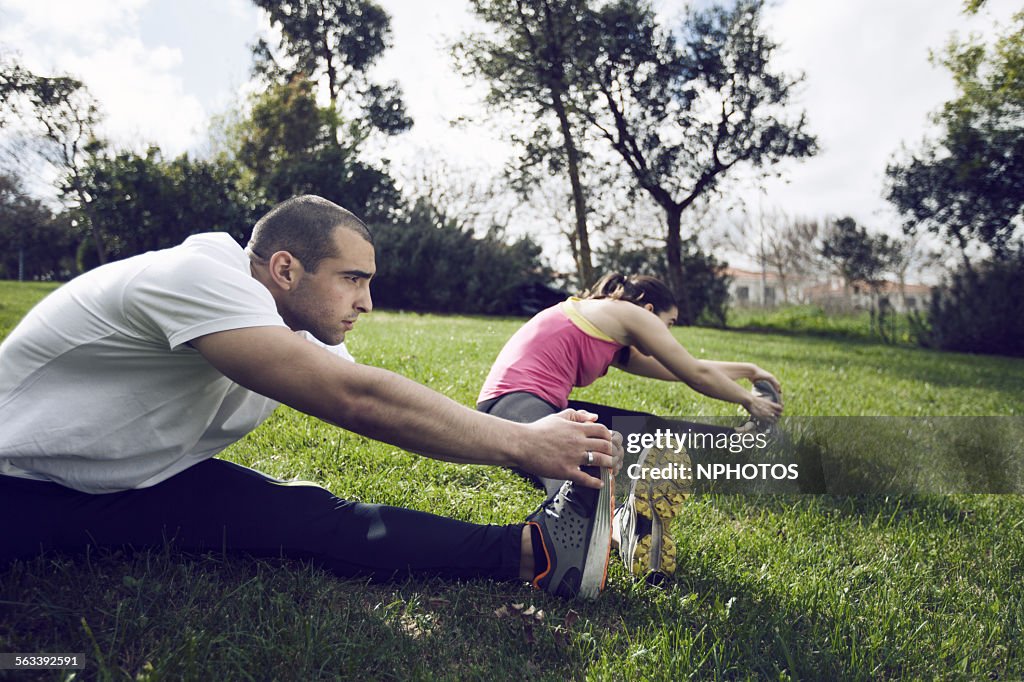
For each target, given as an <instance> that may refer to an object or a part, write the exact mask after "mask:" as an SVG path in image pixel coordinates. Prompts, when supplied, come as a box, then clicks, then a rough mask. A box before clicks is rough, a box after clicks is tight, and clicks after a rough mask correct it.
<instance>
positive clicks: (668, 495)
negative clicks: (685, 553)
mask: <svg viewBox="0 0 1024 682" xmlns="http://www.w3.org/2000/svg"><path fill="white" fill-rule="evenodd" d="M639 461H640V462H641V464H642V466H641V471H649V470H651V469H661V468H663V467H666V466H668V465H671V464H675V465H678V468H676V469H675V471H677V472H678V471H681V470H682V467H685V469H686V470H687V471H691V462H690V456H689V455H687V454H686V451H685V450H680V451H679V452H678V453H677V452H675V451H673V450H655V449H648V450H647V451H646V452H644V453H643V454H642V455H641V459H640V460H639ZM691 473H692V472H691ZM632 488H633V489H632V491H631V492H630V498H631V499H628V500H627V504H629V503H630V502H631V503H632V504H633V509H634V510H635V511H636V514H637V515H638V516H641V517H643V518H645V519H647V520H648V521H649V522H650V524H651V532H650V534H649V535H645V536H644V537H642V538H640V539H639V540H638V541H637V543H636V548H635V549H634V551H633V561H632V565H630V566H628V569H629V571H630V573H632V574H633V575H645V574H647V573H648V572H654V573H661V574H663V575H668V574H671V573H674V572H675V570H676V543H675V540H673V539H672V536H671V534H670V533H669V530H670V528H671V525H672V520H673V519H674V518H675V517H676V516H678V515H679V512H680V511H681V510H682V507H683V503H684V502H685V501H686V498H688V497H689V496H690V493H692V492H693V481H692V479H690V478H682V477H673V478H663V479H652V478H640V479H637V480H635V481H633V485H632Z"/></svg>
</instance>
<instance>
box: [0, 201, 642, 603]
mask: <svg viewBox="0 0 1024 682" xmlns="http://www.w3.org/2000/svg"><path fill="white" fill-rule="evenodd" d="M374 272H375V253H374V247H373V242H372V237H371V235H370V233H369V231H368V230H367V228H366V226H365V225H363V223H362V222H361V221H360V220H359V219H358V218H356V217H355V216H354V215H352V214H351V213H349V212H348V211H346V210H344V209H342V208H341V207H339V206H337V205H335V204H332V203H331V202H329V201H327V200H325V199H322V198H319V197H314V196H303V197H296V198H294V199H291V200H289V201H286V202H284V203H283V204H280V205H278V206H277V207H275V208H274V209H273V210H271V211H270V212H269V213H268V214H267V215H266V216H264V217H263V218H262V219H261V220H260V221H259V222H258V223H257V224H256V226H255V227H254V229H253V234H252V238H251V240H250V242H249V245H248V247H247V248H246V249H245V250H244V251H243V249H241V248H240V247H239V246H238V245H237V244H236V243H235V242H234V241H233V240H232V239H231V238H230V237H229V236H228V235H226V234H204V235H196V236H193V237H190V238H189V239H188V240H186V241H185V242H184V243H183V244H182V245H180V246H178V247H175V248H171V249H167V250H164V251H157V252H151V253H146V254H142V255H140V256H136V257H134V258H129V259H127V260H124V261H119V262H116V263H111V264H108V265H105V266H102V267H100V268H97V269H95V270H93V271H91V272H89V273H86V274H85V275H82V276H81V277H78V278H76V279H75V280H73V281H72V282H70V283H68V284H66V285H65V286H63V287H61V288H60V289H58V290H57V291H56V292H54V293H53V294H51V295H50V296H49V297H48V298H46V299H44V300H43V301H42V302H41V303H40V304H39V305H38V306H36V307H35V308H34V309H33V310H32V311H31V312H30V313H29V314H28V315H27V316H26V317H25V319H24V320H23V321H22V322H21V323H20V324H19V325H18V326H17V327H16V328H15V329H14V330H13V331H12V332H11V334H10V335H9V336H8V338H7V339H6V340H4V342H3V343H2V344H0V424H3V426H2V427H0V514H2V515H3V517H4V518H7V519H12V518H18V519H21V521H19V522H18V523H17V524H12V523H6V524H4V525H3V528H4V530H3V531H0V533H2V535H3V536H4V537H2V538H0V559H5V560H9V559H11V558H16V557H25V556H31V555H33V554H38V552H39V551H40V550H47V549H60V550H75V549H81V548H83V547H85V546H87V545H97V546H121V545H131V546H134V547H144V546H155V545H161V544H162V543H163V542H164V540H165V539H167V538H173V539H174V540H175V542H176V544H177V545H178V546H179V547H181V548H183V549H190V550H205V549H213V550H218V551H220V550H222V549H228V550H235V551H239V552H245V553H248V554H253V555H264V556H281V555H284V556H290V557H299V558H310V559H313V560H314V561H316V562H317V563H319V564H320V565H322V566H324V567H326V568H328V569H330V570H333V571H335V572H337V573H339V574H341V575H346V576H348V575H352V576H357V575H358V576H364V575H369V576H374V577H379V578H388V577H391V576H393V575H395V574H407V573H421V574H435V575H442V576H449V577H476V576H489V577H493V578H496V579H506V580H514V579H529V580H531V581H533V582H534V585H535V586H537V587H541V588H544V589H547V590H548V591H550V592H553V593H558V594H563V595H566V596H572V595H575V594H582V595H584V596H588V597H593V596H596V594H597V593H598V591H599V590H600V589H601V587H603V583H604V575H605V571H606V567H607V557H608V548H609V543H610V509H611V499H610V498H611V496H610V494H609V488H610V485H606V484H605V482H607V481H609V476H608V471H609V469H613V468H616V467H618V466H620V464H621V458H622V448H621V438H618V437H616V439H615V440H614V441H613V436H612V434H611V433H610V432H609V431H608V430H607V429H606V428H605V427H604V426H602V425H600V424H598V423H596V422H595V421H594V420H595V417H594V416H593V415H588V414H587V413H584V412H576V411H572V410H567V411H565V412H563V413H561V414H559V415H556V416H553V417H552V418H549V419H544V420H541V421H539V422H536V423H534V424H525V425H524V424H515V423H512V422H508V421H505V420H502V419H498V418H495V417H490V416H488V415H484V414H480V413H478V412H475V411H473V410H470V409H468V408H465V407H463V406H461V405H459V404H457V403H455V402H454V401H451V400H449V399H447V398H445V397H443V396H441V395H439V394H437V393H435V392H433V391H431V390H429V389H427V388H425V387H423V386H421V385H419V384H416V383H414V382H412V381H410V380H408V379H405V378H403V377H401V376H399V375H396V374H393V373H391V372H388V371H385V370H382V369H379V368H374V367H368V366H363V365H358V364H355V363H352V362H349V361H347V360H344V359H342V358H340V357H339V356H338V354H336V353H335V352H332V347H336V346H337V345H338V344H341V343H342V342H343V340H344V338H345V334H346V333H347V332H348V331H349V330H351V329H352V327H353V325H354V324H355V322H356V320H357V318H358V317H359V315H360V314H362V313H368V312H370V310H371V308H372V302H371V298H370V288H369V287H370V280H371V279H372V278H373V275H374ZM310 337H311V338H310ZM279 403H284V404H286V405H290V406H291V407H293V408H295V409H297V410H300V411H302V412H305V413H307V414H310V415H313V416H315V417H318V418H320V419H322V420H324V421H326V422H329V423H332V424H336V425H338V426H342V427H345V428H348V429H351V430H353V431H356V432H358V433H361V434H363V435H366V436H369V437H371V438H376V439H378V440H383V441H386V442H388V443H392V444H394V445H397V446H399V447H402V448H405V449H407V450H411V451H413V452H417V453H421V454H424V455H427V456H430V457H433V458H436V459H442V460H447V461H452V462H464V463H474V464H491V465H502V466H518V467H520V468H523V469H527V470H529V471H532V472H534V473H536V474H538V475H543V476H549V477H558V478H563V479H567V481H568V483H567V484H566V486H565V487H564V488H563V489H562V490H561V491H560V492H559V494H558V495H556V496H555V497H553V498H551V499H549V500H548V501H546V502H545V503H544V505H543V506H542V507H541V509H539V510H538V511H537V512H535V513H534V514H533V515H532V516H531V517H530V519H528V522H527V523H525V524H518V525H513V526H502V527H499V526H480V525H475V524H469V523H464V522H461V521H456V520H453V519H448V518H444V517H440V516H434V515H431V514H425V513H421V512H415V511H411V510H407V509H399V508H393V507H385V506H379V505H366V504H359V503H353V502H347V501H344V500H340V499H338V498H336V497H334V496H333V495H331V494H330V493H329V492H327V491H326V490H324V489H323V488H320V487H317V486H313V485H288V484H286V483H283V482H281V481H277V480H275V479H272V478H270V477H268V476H265V475H263V474H261V473H259V472H256V471H253V470H251V469H247V468H245V467H241V466H238V465H235V464H232V463H230V462H227V461H224V460H219V459H215V458H214V455H215V454H216V453H218V452H219V451H220V450H222V449H223V448H224V447H226V446H227V445H229V444H230V443H232V442H235V441H237V440H238V439H240V438H242V437H243V436H244V435H245V434H247V433H248V432H250V431H252V430H253V429H254V428H256V427H257V426H258V425H259V424H260V423H261V422H262V421H263V420H264V419H265V418H266V417H267V416H269V414H270V413H271V412H272V411H273V409H274V408H275V407H276V406H277V405H278V404H279ZM583 465H590V466H591V467H593V468H588V469H587V470H586V471H584V470H581V468H580V467H581V466H583ZM597 467H601V469H600V470H598V469H597ZM595 474H600V477H597V476H595ZM581 538H582V540H583V541H582V542H581Z"/></svg>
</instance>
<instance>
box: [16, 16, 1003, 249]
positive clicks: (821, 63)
mask: <svg viewBox="0 0 1024 682" xmlns="http://www.w3.org/2000/svg"><path fill="white" fill-rule="evenodd" d="M378 2H379V3H380V4H381V5H382V6H383V7H384V8H385V9H386V10H387V11H388V12H389V13H390V15H391V17H392V34H393V48H392V49H391V50H389V51H388V52H387V53H386V55H385V56H384V58H383V59H382V60H381V63H380V64H379V65H378V67H377V72H376V76H377V77H378V78H380V79H398V80H399V81H400V83H401V84H402V87H403V89H404V94H405V99H406V103H407V106H408V110H409V113H410V114H411V116H412V117H413V119H414V121H415V125H414V127H413V130H412V131H410V132H409V133H406V134H404V135H402V136H399V137H397V138H391V139H390V140H388V142H387V148H386V149H385V150H383V151H382V155H383V156H385V157H387V158H389V159H390V160H391V162H392V167H393V168H394V169H395V172H396V173H397V174H398V175H402V174H403V169H407V168H412V167H414V166H416V165H417V164H422V163H423V159H424V158H430V157H434V156H439V157H443V158H444V159H445V161H446V163H447V164H449V165H450V166H453V167H456V168H458V167H466V168H472V169H474V172H477V171H479V172H486V171H488V170H489V169H494V170H495V171H496V170H497V169H499V168H500V167H501V166H502V165H503V163H504V162H505V161H506V159H507V155H508V154H509V152H510V150H509V147H507V146H506V145H505V144H503V143H502V142H501V138H502V131H501V130H500V129H498V128H497V127H496V126H493V125H488V124H487V123H485V122H480V123H475V124H468V125H463V126H461V127H460V128H458V129H453V128H452V127H451V125H450V124H449V122H450V120H451V119H453V118H455V117H457V116H460V115H464V114H472V113H473V112H474V111H477V112H478V109H477V103H478V102H479V100H480V97H481V95H482V93H483V88H482V86H481V85H479V84H476V85H474V84H470V83H467V82H465V81H464V80H463V79H462V78H461V77H460V76H459V75H457V74H456V73H455V72H454V67H453V65H452V61H451V59H450V57H449V56H448V52H447V49H446V45H447V44H448V43H450V42H451V41H452V40H453V39H454V38H455V37H457V36H458V35H459V34H460V33H461V32H463V31H465V30H467V29H468V28H471V27H472V26H474V24H473V20H472V18H471V17H470V15H469V13H468V9H467V6H466V2H465V1H464V0H430V1H429V2H425V1H423V0H378ZM684 4H685V3H684V2H683V1H682V0H677V1H676V2H671V1H670V0H659V1H658V2H657V3H656V5H657V7H658V8H659V10H660V12H661V13H662V14H663V15H664V16H667V17H673V16H678V15H680V14H681V11H682V7H683V6H684ZM962 6H963V2H962V0H777V1H776V2H773V3H771V5H770V7H769V8H768V10H767V14H766V23H767V25H768V27H769V30H770V34H771V35H772V37H773V38H774V39H775V40H776V41H777V42H779V43H781V46H782V48H781V53H780V54H779V59H778V61H777V63H776V65H777V67H780V68H782V69H783V70H785V71H787V72H793V71H802V72H804V73H805V74H806V80H805V82H804V83H803V85H802V86H801V89H800V94H799V97H798V100H797V106H799V107H802V108H804V109H806V111H807V114H808V120H809V123H810V127H811V130H812V131H813V132H814V133H815V134H817V136H818V139H819V143H820V145H821V148H822V151H821V152H820V153H819V154H818V155H817V156H816V157H814V158H812V159H810V160H807V161H804V162H801V163H787V164H786V165H785V166H783V168H784V170H785V178H784V180H782V181H771V182H768V183H767V184H766V185H765V188H764V191H763V192H762V193H761V194H760V195H758V194H757V193H756V192H752V191H751V192H747V194H748V195H749V201H750V203H751V204H752V205H753V206H755V207H759V208H760V209H762V210H768V209H772V208H779V209H782V210H784V211H786V212H787V213H790V214H794V215H799V216H805V217H825V216H840V215H852V216H853V217H855V218H856V219H857V220H858V221H859V222H861V223H863V224H865V225H867V226H868V227H869V228H874V229H877V230H884V231H888V232H896V231H897V225H898V221H897V219H896V217H895V216H894V214H893V212H892V211H891V209H890V208H889V207H888V205H887V204H886V202H885V201H884V199H883V198H882V191H883V179H884V170H885V166H886V163H887V162H888V161H889V160H890V159H891V157H892V155H893V154H894V153H896V152H897V151H898V150H899V149H900V147H901V145H904V144H906V145H909V146H911V147H916V146H917V145H918V143H919V141H920V140H921V139H922V137H923V136H924V134H925V133H926V131H927V130H928V127H929V123H928V115H929V113H931V112H934V111H935V110H936V109H937V108H938V107H939V106H940V105H941V104H942V102H944V101H945V100H947V99H949V97H950V96H951V95H952V93H953V88H952V83H951V80H950V78H949V77H948V76H947V74H946V73H945V72H944V70H943V69H941V68H937V67H934V66H932V65H931V64H930V63H929V62H928V52H929V50H938V49H941V48H942V46H943V45H945V43H946V42H947V41H948V40H949V38H950V36H951V35H952V33H953V32H954V31H957V32H959V33H960V34H961V35H966V34H967V33H969V32H972V31H974V32H978V33H981V34H983V35H990V34H991V33H992V32H993V30H994V28H995V27H997V26H998V25H1000V24H1005V22H1006V21H1007V20H1008V19H1009V17H1010V16H1011V15H1012V14H1013V12H1015V11H1018V10H1019V9H1020V4H1019V0H989V2H988V4H987V5H986V6H985V9H984V10H983V11H982V12H981V13H980V14H979V15H978V16H976V17H968V16H965V15H964V14H963V13H962ZM266 30H267V24H266V21H265V20H264V19H263V18H261V16H260V15H259V13H258V12H257V10H256V9H255V7H254V6H253V5H252V4H251V3H250V2H248V0H88V2H83V1H82V0H0V47H2V48H3V49H4V50H5V51H8V52H9V51H13V52H15V53H16V54H17V55H18V56H19V57H20V59H21V61H22V62H23V63H24V64H25V65H26V66H27V67H28V68H30V69H32V70H34V71H37V72H39V73H44V74H52V73H57V72H66V73H69V74H71V75H74V76H75V77H78V78H80V79H82V80H83V81H84V82H85V83H86V85H87V86H88V87H89V88H90V90H91V91H92V92H93V94H94V95H95V96H96V97H97V98H98V100H99V101H100V103H101V105H102V107H103V111H104V113H105V114H106V117H107V118H106V128H105V132H106V134H107V136H108V137H109V138H110V139H111V140H113V141H114V142H116V143H120V144H123V145H129V146H132V147H135V148H138V149H141V148H142V147H144V145H145V144H147V143H150V142H155V143H157V144H158V145H160V147H161V148H163V150H164V152H165V153H166V155H167V156H169V157H170V156H174V155H177V154H179V153H181V152H183V151H189V150H191V151H195V150H198V149H202V148H203V147H204V144H205V142H206V140H207V133H206V131H207V126H208V123H209V119H210V117H211V116H212V115H215V114H217V113H220V112H222V111H223V110H224V109H225V108H226V107H228V106H230V105H231V103H233V102H235V101H237V98H238V93H239V92H240V91H241V90H242V89H243V88H244V86H245V84H246V82H247V81H248V70H249V66H250V63H251V59H250V55H249V48H248V46H249V45H250V44H251V43H252V42H253V41H254V40H255V39H256V38H257V36H258V35H260V34H261V33H262V32H265V31H266ZM477 120H479V121H486V116H480V115H479V113H478V115H477ZM549 255H550V256H554V255H555V254H554V253H551V254H549Z"/></svg>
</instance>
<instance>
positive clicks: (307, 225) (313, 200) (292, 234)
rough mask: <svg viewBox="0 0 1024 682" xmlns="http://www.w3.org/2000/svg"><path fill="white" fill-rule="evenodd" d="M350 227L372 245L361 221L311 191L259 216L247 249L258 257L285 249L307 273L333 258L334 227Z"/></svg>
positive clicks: (268, 256) (264, 257) (349, 228)
mask: <svg viewBox="0 0 1024 682" xmlns="http://www.w3.org/2000/svg"><path fill="white" fill-rule="evenodd" d="M339 227H340V228H343V229H346V230H352V231H353V232H355V233H356V234H358V235H359V236H361V237H362V238H363V239H365V240H366V241H368V242H370V244H371V245H372V244H373V235H371V234H370V230H369V229H368V228H367V227H366V225H365V224H364V223H363V221H362V220H360V219H359V218H357V217H356V216H355V214H353V213H352V212H351V211H347V210H345V209H344V208H342V207H341V206H338V205H337V204H335V203H334V202H331V201H328V200H327V199H324V198H323V197H318V196H315V195H313V194H304V195H302V196H298V197H292V198H291V199H288V200H287V201H283V202H281V203H280V204H278V205H277V206H275V207H274V208H272V209H270V212H269V213H267V214H266V215H265V216H263V217H262V218H260V220H259V222H257V223H256V226H255V227H253V228H252V237H250V238H249V245H248V246H247V247H246V249H247V250H248V252H249V253H250V254H251V255H253V256H255V257H256V258H259V259H261V260H266V259H268V258H270V256H272V255H273V254H275V253H277V252H278V251H287V252H288V253H290V254H292V255H293V256H295V257H296V258H298V259H299V262H301V263H302V267H303V268H305V269H306V270H307V271H309V272H316V269H317V268H318V267H320V261H322V260H323V259H324V258H334V257H336V256H337V255H338V254H337V253H336V252H335V248H334V238H333V237H334V230H335V228H339Z"/></svg>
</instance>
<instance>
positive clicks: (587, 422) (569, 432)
mask: <svg viewBox="0 0 1024 682" xmlns="http://www.w3.org/2000/svg"><path fill="white" fill-rule="evenodd" d="M523 426H524V427H526V428H527V429H528V432H529V434H530V435H529V436H528V439H527V441H526V442H524V444H523V445H524V447H523V454H522V456H521V458H520V461H518V462H517V466H518V467H519V468H520V469H523V470H524V471H527V472H529V473H531V474H534V475H537V476H544V477H545V478H558V479H565V480H569V481H573V482H574V483H579V484H580V485H582V486H584V487H587V488H600V487H601V479H599V478H594V477H593V476H590V475H589V474H586V473H584V472H583V471H582V470H580V467H581V466H586V465H587V464H588V457H587V453H588V452H592V453H593V454H594V462H593V466H599V467H606V468H610V469H612V470H614V471H618V470H619V468H620V467H621V466H622V457H623V454H624V451H623V448H622V435H621V434H618V433H615V434H613V432H611V431H609V430H608V429H607V428H605V426H604V425H602V424H598V423H597V415H596V414H591V413H590V412H584V411H582V410H562V411H561V412H559V413H558V414H553V415H551V416H548V417H545V418H544V419H541V420H538V421H535V422H532V423H530V424H523Z"/></svg>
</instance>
